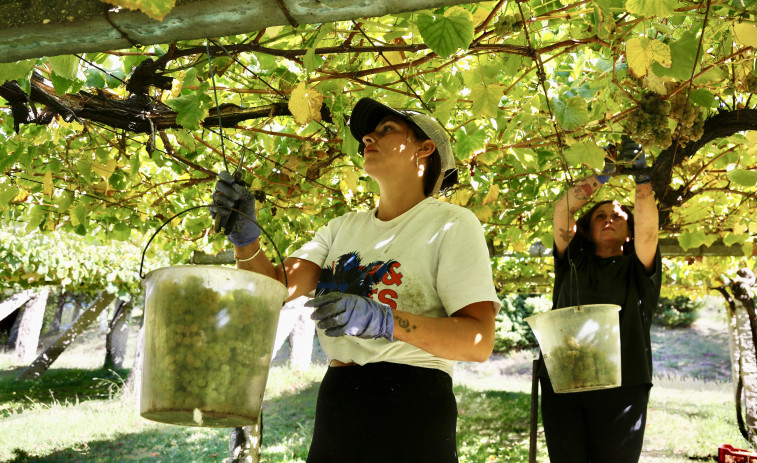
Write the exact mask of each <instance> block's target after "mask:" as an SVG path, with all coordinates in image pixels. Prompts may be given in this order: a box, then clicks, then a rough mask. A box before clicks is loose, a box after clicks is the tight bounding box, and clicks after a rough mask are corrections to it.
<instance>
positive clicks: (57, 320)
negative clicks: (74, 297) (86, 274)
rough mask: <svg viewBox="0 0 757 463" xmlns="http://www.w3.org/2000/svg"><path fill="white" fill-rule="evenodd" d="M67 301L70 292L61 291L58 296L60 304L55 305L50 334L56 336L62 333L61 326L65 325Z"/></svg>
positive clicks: (48, 331)
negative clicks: (64, 312)
mask: <svg viewBox="0 0 757 463" xmlns="http://www.w3.org/2000/svg"><path fill="white" fill-rule="evenodd" d="M67 301H68V291H61V292H60V293H59V294H58V302H57V303H56V304H55V313H54V314H53V321H52V322H51V323H50V329H49V330H47V333H48V334H55V333H57V332H58V331H60V327H61V324H62V323H63V307H65V305H66V302H67Z"/></svg>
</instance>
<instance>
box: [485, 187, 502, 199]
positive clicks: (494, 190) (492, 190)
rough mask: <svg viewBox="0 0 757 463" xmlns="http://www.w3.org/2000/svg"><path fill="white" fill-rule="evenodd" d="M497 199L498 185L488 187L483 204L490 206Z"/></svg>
mask: <svg viewBox="0 0 757 463" xmlns="http://www.w3.org/2000/svg"><path fill="white" fill-rule="evenodd" d="M497 198H499V185H497V184H493V185H492V186H490V187H489V191H488V192H487V193H486V197H485V198H484V204H491V203H493V202H494V201H496V200H497Z"/></svg>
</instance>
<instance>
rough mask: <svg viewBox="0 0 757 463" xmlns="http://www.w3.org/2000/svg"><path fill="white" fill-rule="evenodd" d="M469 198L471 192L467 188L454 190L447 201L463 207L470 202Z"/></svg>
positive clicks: (471, 194)
mask: <svg viewBox="0 0 757 463" xmlns="http://www.w3.org/2000/svg"><path fill="white" fill-rule="evenodd" d="M471 196H473V191H471V190H469V189H467V188H465V189H463V188H461V189H459V190H455V193H454V194H453V195H452V197H451V198H450V199H449V202H450V203H451V204H456V205H458V206H465V205H466V204H468V201H470V198H471Z"/></svg>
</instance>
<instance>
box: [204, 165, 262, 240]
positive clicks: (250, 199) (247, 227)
mask: <svg viewBox="0 0 757 463" xmlns="http://www.w3.org/2000/svg"><path fill="white" fill-rule="evenodd" d="M229 208H234V209H236V210H238V211H240V212H242V214H244V215H242V214H239V213H237V212H235V211H232V210H231V209H229ZM210 215H211V216H212V217H213V218H214V219H215V218H216V217H218V218H219V221H220V223H221V228H223V232H224V233H225V234H226V235H227V237H228V238H229V242H231V244H233V245H234V246H237V247H242V246H247V245H248V244H251V243H253V242H255V240H256V239H258V238H259V237H260V228H259V227H258V226H257V224H256V223H255V222H253V221H252V220H250V219H249V218H248V217H247V216H249V217H251V218H252V219H253V220H257V218H256V216H255V197H254V196H253V195H252V192H251V191H250V190H248V189H247V185H245V183H244V182H242V181H241V180H237V179H235V178H234V177H232V176H231V174H230V173H228V172H226V171H223V172H220V173H219V174H218V181H217V182H216V187H215V190H214V191H213V204H212V205H211V206H210Z"/></svg>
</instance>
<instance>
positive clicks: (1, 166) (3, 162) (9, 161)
mask: <svg viewBox="0 0 757 463" xmlns="http://www.w3.org/2000/svg"><path fill="white" fill-rule="evenodd" d="M21 152H22V150H21V149H16V150H15V151H14V152H13V153H8V154H5V155H2V156H0V175H5V173H6V172H8V169H10V168H11V167H13V165H14V164H15V163H16V161H18V159H19V157H20V156H21Z"/></svg>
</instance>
